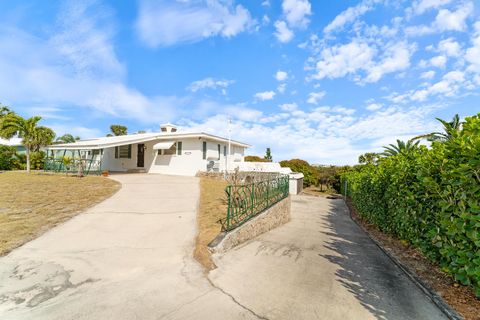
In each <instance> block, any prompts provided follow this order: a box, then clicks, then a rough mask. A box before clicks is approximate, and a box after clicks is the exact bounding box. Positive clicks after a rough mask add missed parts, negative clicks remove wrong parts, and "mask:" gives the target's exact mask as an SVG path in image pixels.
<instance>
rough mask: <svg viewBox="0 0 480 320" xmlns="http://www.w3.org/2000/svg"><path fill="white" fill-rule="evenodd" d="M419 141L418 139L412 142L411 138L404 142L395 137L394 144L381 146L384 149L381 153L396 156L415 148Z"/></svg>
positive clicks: (405, 153)
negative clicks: (395, 141) (395, 142)
mask: <svg viewBox="0 0 480 320" xmlns="http://www.w3.org/2000/svg"><path fill="white" fill-rule="evenodd" d="M419 143H420V141H417V142H413V141H412V140H408V141H407V142H404V141H401V140H398V139H397V144H396V145H394V144H389V145H388V146H384V147H383V148H384V149H385V151H384V152H383V153H382V155H384V156H386V157H390V156H396V155H398V154H403V155H407V154H409V153H411V152H412V151H413V150H415V149H417V148H418V144H419Z"/></svg>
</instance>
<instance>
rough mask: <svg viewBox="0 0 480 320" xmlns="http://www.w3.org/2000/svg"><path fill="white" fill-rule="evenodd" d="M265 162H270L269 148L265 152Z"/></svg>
mask: <svg viewBox="0 0 480 320" xmlns="http://www.w3.org/2000/svg"><path fill="white" fill-rule="evenodd" d="M265 160H267V161H268V162H272V153H271V152H270V148H267V151H266V152H265Z"/></svg>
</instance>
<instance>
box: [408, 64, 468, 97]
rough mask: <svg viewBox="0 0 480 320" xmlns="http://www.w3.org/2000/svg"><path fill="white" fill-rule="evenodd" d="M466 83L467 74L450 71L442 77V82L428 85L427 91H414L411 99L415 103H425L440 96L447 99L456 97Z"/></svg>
mask: <svg viewBox="0 0 480 320" xmlns="http://www.w3.org/2000/svg"><path fill="white" fill-rule="evenodd" d="M464 81H465V74H464V73H463V72H461V71H450V72H448V73H447V74H445V75H444V76H443V77H442V80H440V81H438V82H436V83H434V84H432V85H428V86H427V87H426V88H425V89H420V90H416V91H413V92H412V94H411V96H410V99H411V100H413V101H425V100H427V98H428V97H430V96H434V95H439V96H445V97H452V96H454V95H455V94H456V93H457V92H458V91H459V90H460V89H461V85H462V84H463V83H464Z"/></svg>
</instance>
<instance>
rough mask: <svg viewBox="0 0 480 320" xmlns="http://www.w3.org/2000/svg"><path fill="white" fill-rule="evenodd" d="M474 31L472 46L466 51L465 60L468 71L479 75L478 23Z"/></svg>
mask: <svg viewBox="0 0 480 320" xmlns="http://www.w3.org/2000/svg"><path fill="white" fill-rule="evenodd" d="M474 29H475V31H474V33H473V34H472V37H471V42H472V46H471V47H469V48H468V49H467V51H466V53H465V60H467V62H468V63H470V65H469V66H468V68H467V70H468V71H470V72H475V73H478V74H480V21H477V22H476V23H475V25H474ZM477 79H478V75H477Z"/></svg>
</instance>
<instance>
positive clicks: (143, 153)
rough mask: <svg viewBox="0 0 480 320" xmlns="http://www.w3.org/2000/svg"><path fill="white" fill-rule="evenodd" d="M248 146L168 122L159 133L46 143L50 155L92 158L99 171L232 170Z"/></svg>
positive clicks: (179, 172) (191, 172)
mask: <svg viewBox="0 0 480 320" xmlns="http://www.w3.org/2000/svg"><path fill="white" fill-rule="evenodd" d="M248 147H250V145H248V144H246V143H242V142H238V141H234V140H229V139H226V138H222V137H219V136H215V135H211V134H207V133H204V132H200V133H192V132H179V131H177V127H175V126H174V125H171V124H166V125H162V126H161V127H160V132H153V133H139V134H129V135H124V136H115V137H102V138H96V139H88V140H79V141H77V142H74V143H65V144H55V145H51V146H48V147H47V148H46V149H47V150H48V154H49V155H54V157H57V158H58V157H61V156H62V155H69V156H73V157H75V156H76V157H82V158H85V159H90V160H92V161H95V163H96V164H95V165H98V166H100V169H101V170H109V171H123V172H126V171H130V172H135V171H137V172H149V173H163V174H172V175H191V176H193V175H195V174H196V173H197V172H199V171H200V172H206V171H224V170H233V169H234V168H235V167H238V164H239V163H241V162H243V161H244V155H245V149H246V148H248Z"/></svg>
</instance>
